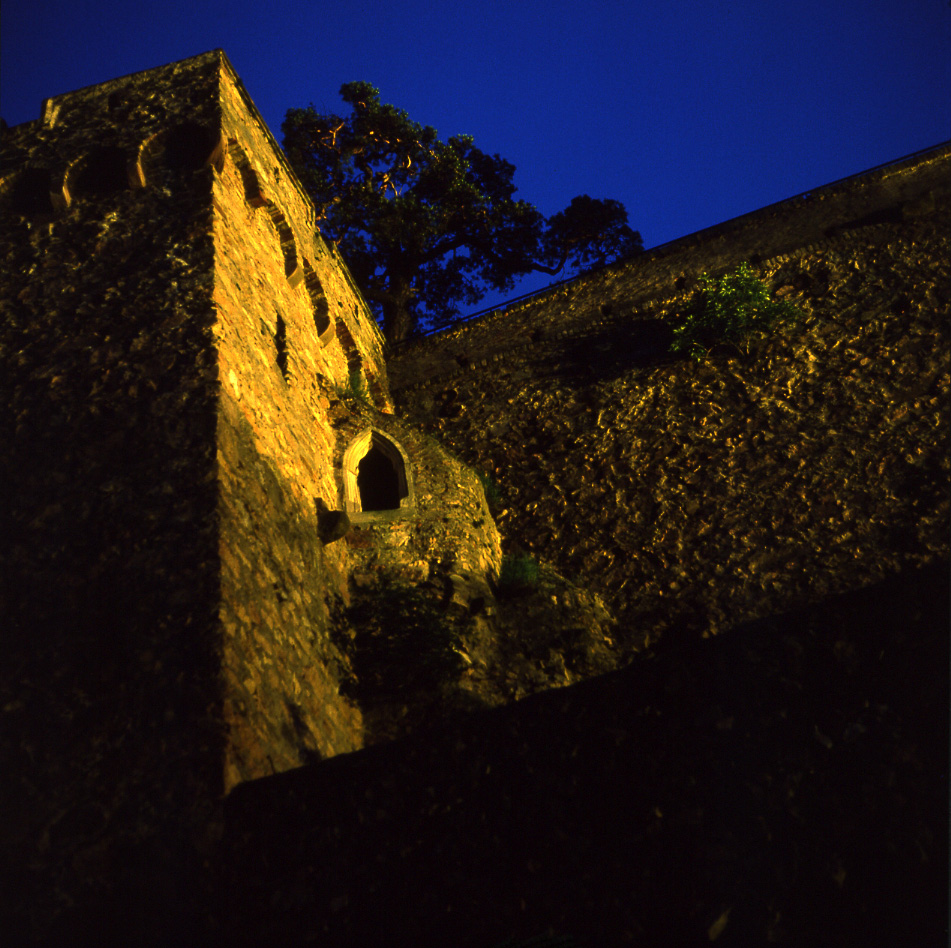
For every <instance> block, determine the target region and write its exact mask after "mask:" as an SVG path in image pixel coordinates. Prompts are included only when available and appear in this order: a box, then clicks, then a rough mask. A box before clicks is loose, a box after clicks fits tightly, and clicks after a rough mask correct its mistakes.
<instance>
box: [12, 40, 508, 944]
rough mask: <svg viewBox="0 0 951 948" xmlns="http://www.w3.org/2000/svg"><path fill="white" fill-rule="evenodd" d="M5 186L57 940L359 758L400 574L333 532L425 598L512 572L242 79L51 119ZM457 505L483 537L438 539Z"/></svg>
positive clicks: (18, 671) (50, 902)
mask: <svg viewBox="0 0 951 948" xmlns="http://www.w3.org/2000/svg"><path fill="white" fill-rule="evenodd" d="M0 160H2V165H0V174H2V182H0V201H2V212H0V234H2V236H0V246H2V257H3V261H4V262H3V269H2V274H0V279H2V306H3V312H2V320H0V326H2V328H0V333H2V339H0V359H2V369H0V379H2V381H0V391H2V398H0V401H2V404H3V412H2V415H0V417H2V422H0V424H2V425H3V433H2V441H3V445H4V450H3V452H2V459H0V494H2V496H3V498H4V504H3V505H2V513H0V517H2V518H3V520H2V524H0V562H2V570H0V575H2V579H0V596H2V602H0V614H2V616H3V638H4V651H5V656H4V658H5V661H4V662H3V682H2V689H3V704H4V706H5V707H6V709H7V713H6V719H5V724H6V728H5V731H4V743H3V756H4V759H5V764H4V770H5V771H6V772H7V773H10V772H15V773H17V774H20V775H22V778H20V779H18V780H17V781H15V782H13V783H12V784H11V785H10V786H8V788H7V791H6V794H7V795H8V801H7V805H8V806H9V807H10V810H8V813H12V815H13V818H12V819H9V818H8V819H6V820H4V823H5V827H4V837H5V839H4V849H5V851H6V852H8V853H9V854H10V855H9V856H8V858H7V864H8V865H9V866H11V867H12V866H20V867H30V868H29V871H26V872H18V873H17V877H16V879H15V880H10V885H11V887H12V889H11V890H12V891H16V892H18V893H19V894H20V896H21V897H20V899H19V901H20V902H21V903H22V904H23V905H29V906H32V908H31V911H32V912H33V913H34V915H35V916H36V917H34V918H33V919H32V920H26V921H23V920H22V918H21V922H20V924H26V925H29V926H30V927H31V928H32V930H34V931H43V930H45V928H46V927H48V921H49V919H50V918H51V917H53V916H55V915H56V914H57V913H58V912H60V911H62V910H63V909H66V908H69V906H71V905H80V906H88V905H96V904H99V905H100V908H99V909H98V910H97V911H100V912H101V913H102V914H103V917H107V916H109V917H114V916H115V915H116V913H118V914H119V915H121V913H122V912H123V911H133V909H129V908H128V907H127V906H126V905H125V903H126V902H128V901H129V899H130V898H132V895H131V892H132V889H131V888H129V891H128V892H125V890H124V889H123V885H124V884H125V883H124V882H123V880H124V879H133V878H134V879H136V880H137V881H136V882H135V888H136V890H137V891H139V890H143V889H147V888H148V885H145V886H143V885H142V878H143V873H144V874H145V878H151V877H152V876H154V877H155V878H156V879H158V878H164V879H166V880H170V879H175V880H177V881H176V882H174V883H169V884H172V885H182V886H187V885H188V882H187V880H188V878H189V876H188V872H187V871H186V870H184V869H181V868H180V866H181V865H184V863H191V864H195V865H197V864H198V863H200V861H201V858H202V857H201V853H202V852H203V849H202V847H203V846H204V845H206V844H207V843H208V842H209V840H210V839H211V838H213V836H214V834H215V829H214V827H215V824H216V815H215V814H216V812H217V809H216V808H217V806H218V803H219V801H220V800H221V798H222V796H223V794H225V793H226V792H227V791H228V790H229V789H230V788H231V787H233V786H234V785H236V784H237V783H239V782H241V781H244V780H247V779H251V778H254V777H260V776H264V775H267V774H271V773H274V772H277V771H281V770H286V769H288V768H290V767H295V766H298V765H300V764H301V763H302V762H304V761H308V760H314V759H319V758H323V757H328V756H332V755H334V754H338V753H341V752H344V751H350V750H353V749H355V748H357V747H360V746H361V745H362V743H363V742H364V734H363V721H362V716H361V712H360V710H359V708H358V707H357V705H356V704H355V703H353V702H352V701H349V700H347V699H345V698H344V697H342V696H341V694H340V687H339V686H340V677H341V674H342V672H341V670H342V669H343V668H344V667H345V665H346V660H345V659H344V658H343V656H341V654H340V652H339V650H338V648H337V647H336V646H335V645H334V644H333V642H332V641H331V636H330V626H331V611H332V609H333V608H334V606H335V604H336V606H337V607H340V606H341V604H346V602H347V601H348V596H349V593H348V577H349V575H350V573H351V571H352V569H353V567H354V563H355V562H357V561H359V563H360V564H363V565H364V566H368V568H371V569H372V568H374V564H372V563H370V564H368V559H372V557H370V556H369V552H368V550H367V549H366V547H367V544H366V543H365V544H363V547H362V548H361V545H360V544H359V543H356V544H353V545H351V544H349V543H336V544H334V543H332V542H331V541H332V540H334V539H336V538H337V536H336V535H328V532H327V523H328V516H329V514H330V513H331V512H333V511H340V512H343V511H344V510H346V511H347V515H348V517H349V519H350V520H352V521H354V523H355V524H356V525H357V527H356V528H357V529H363V530H364V531H366V530H369V531H371V533H372V531H373V530H377V533H379V529H378V523H377V521H379V522H381V523H383V525H384V526H385V527H386V529H387V530H389V531H391V532H392V531H394V530H396V531H399V530H400V523H401V520H403V521H405V520H406V519H407V518H411V519H412V523H413V525H414V527H413V529H412V530H410V532H411V533H412V534H413V538H412V539H411V541H410V542H408V543H407V541H406V538H405V537H404V538H403V541H402V549H403V553H402V554H401V553H399V551H397V553H396V554H394V555H395V560H396V561H397V565H399V561H400V556H401V555H403V554H405V555H403V559H405V560H406V562H407V563H408V564H413V563H416V564H417V567H418V572H421V573H423V574H426V573H428V571H429V560H431V559H433V558H435V557H436V556H437V554H438V555H439V556H443V557H445V554H446V545H447V543H448V544H449V546H450V547H452V549H453V550H454V551H455V552H454V554H453V555H454V556H455V555H456V554H458V557H457V558H458V559H459V560H460V562H461V565H462V566H464V567H465V568H468V569H476V570H479V569H481V570H482V571H483V573H485V572H486V571H491V570H492V569H493V568H495V569H497V566H498V558H499V552H498V537H497V534H494V527H492V526H491V518H488V513H487V510H486V509H485V500H484V496H483V495H482V492H481V488H480V487H479V485H478V481H477V480H476V479H475V477H474V475H472V474H471V472H464V471H462V470H461V465H458V463H457V462H454V461H452V460H450V459H448V458H446V457H445V456H441V455H439V452H438V451H435V450H434V449H432V447H431V446H430V448H429V449H428V453H427V460H426V464H425V470H420V469H416V468H418V465H417V464H416V460H417V459H415V458H412V459H411V458H410V457H409V455H408V454H407V448H406V447H405V446H404V445H403V444H402V443H401V442H400V437H401V436H400V435H396V434H394V432H393V430H392V428H393V425H397V426H398V424H399V423H398V421H397V420H396V419H395V418H394V417H393V415H392V405H391V401H390V397H389V393H388V388H387V382H386V374H385V365H384V362H383V352H382V342H383V341H382V337H381V335H380V333H379V330H378V329H377V327H376V324H375V322H374V321H373V318H372V316H371V314H370V313H369V311H368V309H367V306H366V304H365V302H364V301H363V299H362V297H361V296H360V293H359V291H358V290H357V289H356V287H355V285H354V284H353V282H352V279H351V277H350V275H349V273H348V272H347V269H346V267H345V266H344V264H343V262H342V261H341V260H340V258H339V257H338V256H337V255H336V253H335V252H334V251H333V250H332V249H330V248H328V247H327V246H326V245H325V244H324V243H323V241H322V240H321V239H320V237H319V236H317V235H316V234H315V231H314V227H313V216H314V215H313V208H312V206H311V205H310V203H309V201H308V199H307V197H306V196H305V195H304V193H303V192H302V190H301V188H300V185H299V184H298V183H297V181H296V178H295V176H294V174H293V172H292V171H291V169H290V167H289V166H288V165H287V163H286V160H285V159H284V156H283V153H282V152H281V151H280V149H279V148H278V147H277V145H276V143H275V142H274V140H273V138H272V136H271V134H270V132H269V131H268V129H267V128H266V126H265V125H264V122H263V120H262V119H261V117H260V115H259V113H258V111H257V109H256V108H255V106H254V104H253V103H252V101H251V100H250V98H249V97H248V95H247V93H246V92H245V90H244V87H243V86H242V84H241V82H240V80H239V79H238V77H237V76H236V74H235V72H234V70H233V68H232V67H231V65H230V64H229V62H228V60H227V58H226V57H225V55H224V53H223V52H221V51H214V52H210V53H206V54H203V55H200V56H196V57H194V58H192V59H188V60H185V61H183V62H180V63H175V64H172V65H169V66H166V67H163V68H160V69H153V70H149V71H147V72H143V73H138V74H134V75H131V76H127V77H124V78H120V79H116V80H113V81H110V82H106V83H103V84H101V85H96V86H92V87H89V88H86V89H81V90H78V91H76V92H71V93H68V94H65V95H60V96H57V97H55V98H52V99H48V100H46V102H45V103H44V105H43V110H42V116H41V118H40V119H38V120H36V121H33V122H28V123H25V124H24V125H20V126H17V127H15V128H13V129H9V130H5V131H4V138H3V142H2V159H0ZM354 382H355V383H356V389H357V390H358V391H361V392H363V393H365V394H364V397H363V398H362V399H360V400H353V399H351V400H349V401H348V402H344V401H343V400H341V396H340V395H339V392H340V391H342V390H343V389H345V388H348V387H349V388H350V389H353V388H354ZM348 404H349V407H348ZM331 405H333V406H335V407H334V410H333V411H332V412H331V411H330V407H331ZM335 426H336V427H335ZM338 429H339V430H338ZM401 430H402V429H401ZM404 440H405V438H404ZM367 456H369V457H370V458H371V460H373V461H374V462H375V463H376V464H377V467H378V468H379V469H380V470H382V475H381V474H380V473H379V471H378V472H377V480H379V478H380V477H381V476H382V478H383V482H384V483H383V486H382V487H381V488H379V489H378V493H379V490H382V491H383V499H382V500H380V499H379V498H376V499H373V498H371V499H369V500H367V498H366V497H364V498H363V502H361V493H360V488H359V486H358V483H357V481H358V477H357V475H358V469H359V468H360V465H361V462H362V460H363V458H364V457H367ZM456 468H459V470H457V469H456ZM387 478H389V479H390V480H392V482H393V484H394V485H395V486H394V487H393V488H392V490H391V492H393V491H395V501H394V502H392V503H391V502H390V500H387V497H388V494H387V491H388V490H390V488H389V487H387V484H386V481H387ZM434 478H435V481H434ZM440 478H441V480H440ZM437 482H438V483H437ZM443 482H451V483H452V484H453V488H452V489H454V490H455V489H457V488H458V489H461V490H462V494H464V496H462V495H459V497H457V498H456V500H457V503H456V506H457V507H459V508H460V509H463V510H466V511H469V510H470V508H471V510H472V511H474V514H475V515H476V516H478V515H480V514H482V513H484V514H485V519H486V520H487V521H488V524H489V526H487V527H486V528H485V529H484V530H482V531H481V532H480V533H479V536H478V537H469V538H468V539H467V536H468V535H467V536H456V537H455V539H453V538H452V537H449V534H451V533H452V527H451V526H448V527H447V526H446V523H444V520H445V518H441V517H439V518H434V517H431V516H430V515H429V514H428V513H427V511H429V510H430V508H432V506H433V505H434V504H438V503H440V502H441V500H440V499H439V498H436V497H435V493H436V492H437V491H440V490H443V489H445V483H443ZM460 498H461V499H460ZM364 506H366V507H367V508H368V510H366V511H365V510H364V509H363V507H364ZM391 507H395V508H396V509H389V508H391ZM376 508H380V509H376ZM427 518H428V519H427ZM330 520H331V521H333V520H334V518H333V517H330ZM437 521H438V524H439V526H438V529H437V527H436V523H437ZM335 522H336V524H337V526H338V528H339V526H340V524H341V523H342V524H343V525H344V527H345V526H346V522H347V517H343V516H342V514H338V515H337V517H336V520H335ZM426 524H429V526H428V527H427V526H426ZM427 531H428V532H427ZM434 531H435V533H434ZM487 531H488V532H487ZM340 532H341V531H340V530H339V529H338V530H337V534H339V533H340ZM403 532H404V533H405V532H406V530H405V529H404V530H403ZM457 533H458V531H457ZM374 536H375V534H374ZM416 540H418V541H419V543H421V544H422V547H419V545H418V544H417V545H415V546H414V543H415V541H416ZM381 543H382V545H383V546H385V545H386V538H385V537H384V538H383V540H382V541H381ZM376 545H377V546H378V545H379V544H376ZM437 548H438V549H437ZM427 550H428V551H429V553H427ZM427 556H429V559H427ZM354 557H355V558H356V559H355V560H354V559H353V558H354ZM392 559H393V558H391V560H392ZM351 560H353V562H351ZM390 565H391V566H392V565H393V564H392V562H391V563H390ZM376 566H377V567H379V564H376ZM338 611H339V608H338ZM209 828H210V829H209ZM196 845H197V850H196ZM196 851H197V853H198V856H197V862H196V857H195V856H194V854H195V852H196ZM183 854H190V855H187V856H186V855H183ZM130 867H131V868H130ZM176 867H179V868H176ZM196 871H197V870H196ZM132 885H133V883H132V882H129V887H131V886H132ZM107 891H108V892H112V893H113V894H112V895H111V896H109V898H110V899H112V902H109V901H108V900H106V902H103V901H102V898H100V896H102V893H103V892H107ZM124 892H125V895H124V894H123V893H124ZM132 900H133V901H134V899H132ZM110 906H111V907H110ZM134 911H136V912H139V913H140V912H141V906H139V907H138V908H136V909H134Z"/></svg>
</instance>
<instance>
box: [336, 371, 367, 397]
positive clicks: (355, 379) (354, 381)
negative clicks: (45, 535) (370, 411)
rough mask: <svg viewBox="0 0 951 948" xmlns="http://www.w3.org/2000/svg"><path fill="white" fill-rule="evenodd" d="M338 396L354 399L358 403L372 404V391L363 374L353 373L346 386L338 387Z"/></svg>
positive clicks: (349, 376) (348, 377)
mask: <svg viewBox="0 0 951 948" xmlns="http://www.w3.org/2000/svg"><path fill="white" fill-rule="evenodd" d="M337 394H338V395H339V396H340V397H341V398H352V399H356V400H357V401H358V402H366V403H368V404H369V402H370V389H369V387H368V386H367V380H366V378H365V376H364V375H363V373H362V372H360V371H356V372H351V373H350V374H349V375H348V376H347V382H346V384H345V385H341V386H338V388H337Z"/></svg>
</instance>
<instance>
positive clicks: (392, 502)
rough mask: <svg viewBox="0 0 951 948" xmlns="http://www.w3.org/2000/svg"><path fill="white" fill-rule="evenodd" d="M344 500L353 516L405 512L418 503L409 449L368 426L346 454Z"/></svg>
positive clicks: (375, 515) (356, 517)
mask: <svg viewBox="0 0 951 948" xmlns="http://www.w3.org/2000/svg"><path fill="white" fill-rule="evenodd" d="M343 494H344V498H343V503H344V510H346V512H347V513H348V514H349V515H350V518H351V519H356V520H358V521H359V520H361V519H375V518H385V517H392V516H394V515H397V514H400V513H406V512H408V511H410V510H412V509H413V508H414V507H415V506H416V498H415V492H414V490H413V478H412V472H411V468H410V463H409V458H408V457H407V456H406V452H405V451H404V450H403V448H402V447H401V446H400V445H399V444H398V443H397V442H396V441H393V440H392V439H391V438H390V437H389V436H388V435H385V434H384V433H383V432H382V431H378V430H377V429H376V428H368V429H367V430H366V431H364V432H362V433H361V434H359V435H357V437H356V438H354V439H353V441H352V442H350V445H349V447H348V448H347V450H346V451H345V452H344V455H343Z"/></svg>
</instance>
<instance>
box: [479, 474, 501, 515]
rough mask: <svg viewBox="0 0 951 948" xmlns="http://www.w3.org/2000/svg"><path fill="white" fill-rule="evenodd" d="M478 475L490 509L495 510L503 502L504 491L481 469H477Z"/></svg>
mask: <svg viewBox="0 0 951 948" xmlns="http://www.w3.org/2000/svg"><path fill="white" fill-rule="evenodd" d="M475 473H476V477H478V478H479V483H480V484H481V485H482V489H483V490H484V491H485V499H486V502H487V503H488V505H489V509H490V510H494V509H495V508H496V507H498V505H499V504H500V503H501V502H502V491H500V490H499V485H498V484H496V482H495V481H494V480H493V479H492V477H491V476H490V475H488V474H483V473H482V472H481V471H476V472H475Z"/></svg>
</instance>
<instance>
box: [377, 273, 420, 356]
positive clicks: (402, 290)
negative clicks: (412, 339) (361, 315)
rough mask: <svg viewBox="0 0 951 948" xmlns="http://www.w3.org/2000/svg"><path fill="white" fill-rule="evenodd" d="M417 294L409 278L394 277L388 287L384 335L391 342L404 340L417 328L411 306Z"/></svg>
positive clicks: (384, 312)
mask: <svg viewBox="0 0 951 948" xmlns="http://www.w3.org/2000/svg"><path fill="white" fill-rule="evenodd" d="M414 295H415V293H414V291H413V288H412V286H411V285H410V282H409V280H406V279H403V278H401V277H393V278H392V279H391V280H390V284H389V286H388V287H387V293H386V298H385V299H383V300H381V303H382V306H383V335H384V336H386V340H387V342H389V343H391V344H392V343H396V342H402V341H403V340H404V339H405V338H406V337H407V336H408V335H409V334H410V333H411V332H412V331H413V330H414V329H415V328H416V314H415V313H414V312H413V310H412V308H411V306H412V302H413V296H414Z"/></svg>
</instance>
